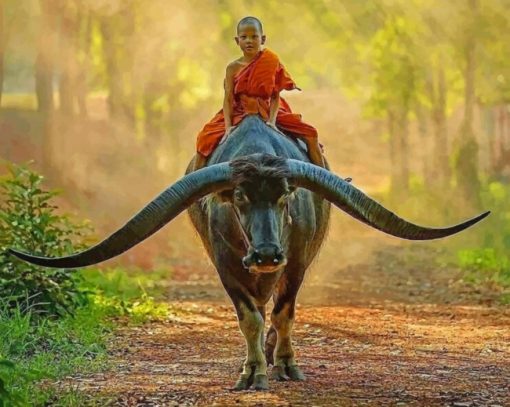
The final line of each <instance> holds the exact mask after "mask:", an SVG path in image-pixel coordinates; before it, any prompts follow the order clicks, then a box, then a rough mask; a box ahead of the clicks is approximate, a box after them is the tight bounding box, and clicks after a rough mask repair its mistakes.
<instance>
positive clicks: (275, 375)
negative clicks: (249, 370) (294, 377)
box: [271, 366, 290, 382]
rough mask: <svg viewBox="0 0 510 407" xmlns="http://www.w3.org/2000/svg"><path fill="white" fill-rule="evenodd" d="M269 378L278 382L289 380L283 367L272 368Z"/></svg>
mask: <svg viewBox="0 0 510 407" xmlns="http://www.w3.org/2000/svg"><path fill="white" fill-rule="evenodd" d="M271 378H272V379H274V380H278V381H280V382H285V381H287V380H290V377H289V376H287V373H286V372H285V368H284V367H283V366H273V370H272V371H271Z"/></svg>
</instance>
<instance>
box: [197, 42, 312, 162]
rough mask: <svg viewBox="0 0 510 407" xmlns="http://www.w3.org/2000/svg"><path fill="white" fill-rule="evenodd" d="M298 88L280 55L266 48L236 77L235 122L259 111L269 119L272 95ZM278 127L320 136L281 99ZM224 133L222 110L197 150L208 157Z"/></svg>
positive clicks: (205, 130) (300, 134)
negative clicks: (282, 62)
mask: <svg viewBox="0 0 510 407" xmlns="http://www.w3.org/2000/svg"><path fill="white" fill-rule="evenodd" d="M284 89H285V90H292V89H299V88H298V87H297V86H296V84H295V83H294V81H293V80H292V78H291V77H290V75H289V73H288V72H287V71H286V70H285V68H284V66H283V65H282V64H281V63H280V60H279V58H278V56H277V55H276V54H275V53H274V52H272V51H270V50H268V49H267V48H266V49H264V50H263V51H261V52H259V54H258V55H257V56H256V57H255V58H254V59H253V60H252V61H251V62H250V63H249V64H248V65H246V66H245V67H243V68H242V69H241V70H240V71H239V72H238V73H237V74H236V75H235V77H234V106H233V111H232V125H233V126H236V125H238V124H239V123H240V122H241V121H242V120H243V119H244V117H246V116H247V115H249V114H259V115H260V116H261V117H262V119H263V120H264V121H266V120H268V119H269V105H270V102H271V96H272V95H276V94H278V93H280V91H282V90H284ZM276 126H277V127H278V128H279V129H280V130H282V131H284V132H289V133H291V135H295V136H298V137H302V138H303V137H304V138H308V137H309V138H315V137H317V130H316V129H315V128H314V127H312V126H310V125H309V124H307V123H305V122H303V121H302V120H301V115H300V114H295V113H292V110H291V109H290V106H289V105H288V104H287V102H286V101H285V100H284V99H283V98H280V104H279V108H278V113H277V116H276ZM224 134H225V117H224V115H223V109H222V110H220V111H219V112H218V113H217V114H216V116H214V117H213V119H212V120H211V121H210V122H209V123H207V124H206V125H205V126H204V128H203V129H202V130H201V131H200V133H199V134H198V138H197V151H198V152H199V153H200V154H202V155H203V156H205V157H207V156H209V155H210V154H211V153H212V152H213V150H214V149H215V148H216V146H217V145H218V143H219V142H220V140H221V138H222V137H223V135H224Z"/></svg>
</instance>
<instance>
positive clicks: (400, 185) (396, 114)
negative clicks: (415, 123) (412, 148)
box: [388, 108, 409, 198]
mask: <svg viewBox="0 0 510 407" xmlns="http://www.w3.org/2000/svg"><path fill="white" fill-rule="evenodd" d="M388 130H389V133H390V159H391V194H392V195H393V196H394V197H396V198H398V197H400V196H404V195H405V194H406V193H407V192H408V191H409V148H408V141H407V132H408V130H409V129H408V119H407V110H406V109H402V108H400V109H395V110H391V111H390V112H389V113H388Z"/></svg>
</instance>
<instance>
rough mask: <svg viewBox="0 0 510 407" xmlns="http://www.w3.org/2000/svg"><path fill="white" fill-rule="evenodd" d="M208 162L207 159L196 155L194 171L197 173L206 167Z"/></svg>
mask: <svg viewBox="0 0 510 407" xmlns="http://www.w3.org/2000/svg"><path fill="white" fill-rule="evenodd" d="M206 162H207V157H206V156H204V155H202V154H200V153H199V152H197V154H196V155H195V163H194V165H193V171H197V170H199V169H200V168H203V167H204V166H205V163H206Z"/></svg>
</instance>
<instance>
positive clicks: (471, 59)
mask: <svg viewBox="0 0 510 407" xmlns="http://www.w3.org/2000/svg"><path fill="white" fill-rule="evenodd" d="M470 6H471V13H472V21H470V27H468V30H467V38H466V43H465V50H464V55H465V63H466V66H465V71H464V82H465V103H464V118H463V122H462V125H461V132H460V135H459V141H458V143H457V144H458V149H457V152H456V154H455V156H456V157H455V176H456V180H457V188H458V192H459V193H460V195H461V199H462V201H464V202H465V203H467V204H468V207H469V206H470V207H472V208H479V207H480V206H481V205H480V195H479V191H480V180H479V178H478V143H477V141H476V138H475V135H474V131H473V114H474V107H475V73H476V59H475V51H476V40H475V32H474V30H475V27H474V25H475V24H474V21H476V17H477V6H478V4H477V0H470Z"/></svg>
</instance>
